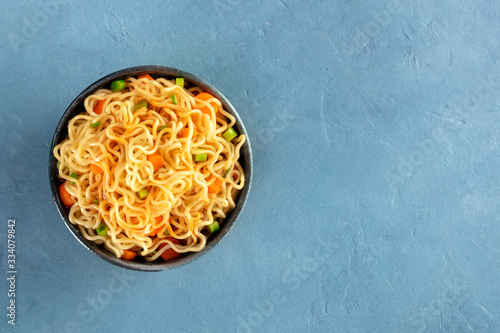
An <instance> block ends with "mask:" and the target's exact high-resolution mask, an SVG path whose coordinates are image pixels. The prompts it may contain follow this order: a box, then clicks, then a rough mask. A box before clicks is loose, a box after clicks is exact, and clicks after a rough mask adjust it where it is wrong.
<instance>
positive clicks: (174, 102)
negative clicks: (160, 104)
mask: <svg viewBox="0 0 500 333" xmlns="http://www.w3.org/2000/svg"><path fill="white" fill-rule="evenodd" d="M170 97H171V98H172V103H173V104H174V105H177V96H175V95H172V96H170Z"/></svg>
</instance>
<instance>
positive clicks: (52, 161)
mask: <svg viewBox="0 0 500 333" xmlns="http://www.w3.org/2000/svg"><path fill="white" fill-rule="evenodd" d="M141 74H149V75H151V76H153V77H166V78H174V77H183V78H184V80H185V82H187V83H190V84H194V85H196V86H199V87H201V88H202V89H203V90H205V91H208V92H210V93H211V94H213V95H214V96H215V97H217V98H218V99H219V100H220V101H221V103H222V105H223V106H224V108H225V109H226V110H227V111H228V112H229V113H231V114H232V115H233V116H234V117H235V118H236V124H235V127H236V129H237V130H238V132H239V133H240V134H245V136H246V141H245V143H244V144H243V145H242V147H241V150H240V161H241V160H242V161H243V164H244V171H245V186H244V187H243V189H241V190H240V192H239V194H238V197H237V199H236V200H235V204H236V206H235V207H234V208H233V210H231V211H230V212H229V213H228V215H227V216H226V218H225V219H224V223H223V224H222V225H221V228H220V230H219V231H218V232H217V233H216V234H215V235H212V237H210V238H209V239H208V240H207V243H206V245H205V247H204V248H203V249H202V250H201V251H199V252H188V253H186V254H183V255H181V256H180V257H178V258H176V259H173V260H170V261H162V262H158V263H157V262H147V261H144V262H138V261H128V260H123V259H120V258H116V257H115V256H114V255H113V254H112V253H111V252H109V251H108V250H106V249H105V248H104V247H103V246H102V245H97V244H95V243H94V242H92V241H89V240H87V239H86V238H84V237H83V236H82V235H81V234H80V231H79V230H78V227H77V226H76V225H73V224H72V223H71V222H70V221H69V219H68V217H67V212H69V209H68V208H66V207H65V206H63V205H62V204H61V201H60V199H59V191H58V190H57V188H58V186H56V183H57V182H58V177H57V172H56V170H57V169H56V165H57V159H56V158H55V157H54V153H53V151H54V147H55V146H56V145H57V144H58V143H59V142H61V141H62V140H64V138H65V137H66V135H67V133H66V134H64V133H65V131H66V132H67V123H68V121H69V120H70V119H72V118H73V117H74V116H75V115H77V114H79V113H80V112H82V111H83V110H84V109H83V105H82V103H83V101H84V100H85V98H86V97H87V96H88V95H90V94H92V93H94V92H95V91H97V90H99V89H101V88H103V87H104V86H106V85H109V83H111V81H114V80H119V79H125V78H128V77H131V76H138V75H141ZM48 164H49V168H48V172H49V183H50V188H51V192H52V199H53V202H54V204H55V206H56V209H57V211H58V213H59V216H60V217H61V219H62V220H63V222H64V224H65V225H66V227H67V228H68V229H69V231H70V232H71V234H72V235H73V236H74V237H75V238H76V239H77V240H78V241H79V243H80V244H81V245H83V247H85V248H86V249H87V250H89V251H90V252H92V253H93V254H95V255H96V256H98V257H99V258H101V259H103V260H105V261H107V262H109V263H111V264H114V265H116V266H118V267H122V268H127V269H131V270H136V271H145V272H157V271H163V270H167V269H173V268H176V267H180V266H183V265H185V264H188V263H190V262H193V261H194V260H196V259H199V258H200V257H201V256H203V255H204V254H206V253H207V252H208V251H210V250H211V249H213V248H214V247H215V246H216V245H217V244H218V243H219V242H220V241H221V240H222V238H224V237H225V236H226V235H227V233H228V232H229V230H230V229H231V228H232V227H233V226H234V223H235V222H236V220H237V219H238V217H239V216H240V214H241V212H242V211H243V208H244V207H245V205H246V201H247V198H248V194H249V192H250V188H251V184H252V169H253V159H252V149H251V144H250V140H249V137H248V133H247V131H246V128H245V126H244V124H243V122H242V121H241V118H240V116H239V114H238V112H237V111H236V109H235V108H234V107H233V105H232V104H231V103H230V102H229V100H228V99H227V98H226V97H225V96H224V95H223V94H222V93H221V92H220V91H219V90H218V89H217V88H216V87H214V86H213V85H212V84H210V83H208V82H207V81H205V80H203V79H202V78H199V77H198V76H196V75H194V74H191V73H189V72H186V71H183V70H180V69H177V68H174V67H167V66H157V65H144V66H134V67H128V68H124V69H121V70H118V71H115V72H113V73H110V74H108V75H105V76H104V77H101V78H100V79H98V80H97V81H95V82H94V83H92V84H91V85H89V86H88V87H87V88H85V89H84V90H83V91H82V92H81V93H80V94H79V95H78V96H77V97H76V98H75V99H74V100H73V101H72V102H71V103H70V104H69V106H68V107H67V108H66V110H65V111H64V113H63V114H62V116H61V118H60V120H59V122H58V124H57V127H56V130H55V132H54V136H53V137H52V141H51V144H50V152H49V163H48Z"/></svg>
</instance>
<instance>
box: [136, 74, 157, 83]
mask: <svg viewBox="0 0 500 333" xmlns="http://www.w3.org/2000/svg"><path fill="white" fill-rule="evenodd" d="M144 78H145V79H148V80H151V81H154V79H153V78H152V77H151V75H149V74H142V75H139V76H138V77H137V79H138V80H139V79H144Z"/></svg>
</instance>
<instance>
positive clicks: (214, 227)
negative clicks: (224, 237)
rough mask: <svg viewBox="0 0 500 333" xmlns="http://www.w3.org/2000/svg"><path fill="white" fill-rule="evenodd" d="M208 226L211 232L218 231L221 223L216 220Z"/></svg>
mask: <svg viewBox="0 0 500 333" xmlns="http://www.w3.org/2000/svg"><path fill="white" fill-rule="evenodd" d="M207 228H208V231H210V232H216V231H217V230H219V223H218V222H217V221H214V222H213V223H212V224H209V225H208V226H207Z"/></svg>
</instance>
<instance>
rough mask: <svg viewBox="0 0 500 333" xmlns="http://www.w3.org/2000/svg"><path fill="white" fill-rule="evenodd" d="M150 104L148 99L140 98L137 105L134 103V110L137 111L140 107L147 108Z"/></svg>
mask: <svg viewBox="0 0 500 333" xmlns="http://www.w3.org/2000/svg"><path fill="white" fill-rule="evenodd" d="M148 106H149V104H148V101H147V100H145V99H143V100H140V101H139V102H137V104H136V105H134V111H137V110H139V109H142V108H147V107H148Z"/></svg>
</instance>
